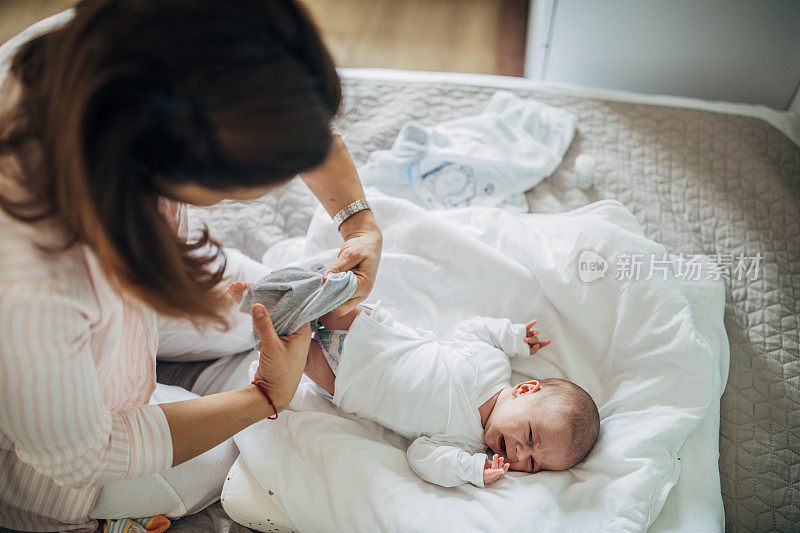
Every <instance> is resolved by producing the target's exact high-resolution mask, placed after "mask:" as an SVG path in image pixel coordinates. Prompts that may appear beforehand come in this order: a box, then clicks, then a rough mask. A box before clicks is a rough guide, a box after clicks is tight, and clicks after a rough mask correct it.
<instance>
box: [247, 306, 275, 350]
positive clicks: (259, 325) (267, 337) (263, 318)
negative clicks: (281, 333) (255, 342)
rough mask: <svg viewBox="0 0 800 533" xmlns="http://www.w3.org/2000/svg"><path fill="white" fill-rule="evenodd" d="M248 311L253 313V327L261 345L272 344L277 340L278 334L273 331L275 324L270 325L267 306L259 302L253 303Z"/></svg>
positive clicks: (270, 320)
mask: <svg viewBox="0 0 800 533" xmlns="http://www.w3.org/2000/svg"><path fill="white" fill-rule="evenodd" d="M250 312H251V313H252V315H253V327H254V328H255V330H256V333H257V334H258V338H259V340H260V341H261V345H262V346H264V345H269V344H274V343H275V342H276V341H278V340H279V339H278V334H277V333H276V332H275V326H273V325H272V319H271V318H270V316H269V313H267V308H266V307H264V306H263V305H261V304H255V305H254V306H253V307H252V308H251V309H250Z"/></svg>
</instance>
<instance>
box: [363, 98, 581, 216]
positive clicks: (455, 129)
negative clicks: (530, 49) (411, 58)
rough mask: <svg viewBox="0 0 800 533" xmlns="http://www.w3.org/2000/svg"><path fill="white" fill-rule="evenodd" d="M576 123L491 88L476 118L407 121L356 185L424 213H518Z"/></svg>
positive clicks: (553, 109)
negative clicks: (470, 209)
mask: <svg viewBox="0 0 800 533" xmlns="http://www.w3.org/2000/svg"><path fill="white" fill-rule="evenodd" d="M576 122H577V117H575V115H573V114H572V113H570V112H569V111H566V110H563V109H559V108H557V107H552V106H548V105H545V104H543V103H541V102H538V101H536V100H523V99H522V98H520V97H518V96H516V95H515V94H512V93H510V92H508V91H498V92H497V93H495V94H494V96H492V98H491V100H490V101H489V104H488V105H487V106H486V109H485V110H484V111H483V112H482V113H480V114H478V115H473V116H469V117H463V118H458V119H454V120H448V121H446V122H442V123H441V124H438V125H435V126H424V125H422V124H419V123H417V122H409V123H408V124H406V125H405V126H403V128H402V129H401V130H400V133H398V134H397V138H396V139H395V141H394V143H393V144H392V147H391V149H389V150H378V151H375V152H372V153H371V154H370V156H369V160H368V161H367V163H365V164H364V165H362V166H361V167H359V169H358V173H359V176H360V177H361V181H362V183H363V184H364V185H369V186H375V187H377V188H378V189H380V190H382V191H383V192H385V193H386V194H389V195H392V196H397V197H399V198H405V199H406V200H410V201H412V202H414V203H416V204H418V205H421V206H423V207H426V208H428V209H437V208H452V207H464V206H470V205H473V206H477V205H480V206H498V205H500V206H501V207H504V208H510V209H512V210H515V211H521V212H526V211H528V203H527V201H526V200H525V195H524V194H523V193H524V192H525V191H527V190H528V189H530V188H531V187H533V186H535V185H537V184H538V183H539V182H541V181H542V180H543V179H544V178H546V177H547V176H549V175H550V174H552V173H553V172H554V171H555V170H556V168H557V167H558V165H559V164H560V163H561V159H562V158H563V157H564V153H565V152H566V151H567V148H569V145H570V143H571V142H572V138H573V136H574V134H575V124H576ZM501 204H502V205H501Z"/></svg>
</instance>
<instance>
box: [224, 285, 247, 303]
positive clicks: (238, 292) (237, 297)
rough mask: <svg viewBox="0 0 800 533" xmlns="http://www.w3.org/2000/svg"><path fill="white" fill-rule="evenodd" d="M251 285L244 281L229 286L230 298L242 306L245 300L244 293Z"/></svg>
mask: <svg viewBox="0 0 800 533" xmlns="http://www.w3.org/2000/svg"><path fill="white" fill-rule="evenodd" d="M250 285H251V284H250V283H245V282H243V281H234V282H233V283H231V284H230V285H228V296H230V298H231V299H232V300H233V301H234V302H236V303H237V304H240V303H242V300H243V299H244V291H246V290H247V288H248V287H249V286H250Z"/></svg>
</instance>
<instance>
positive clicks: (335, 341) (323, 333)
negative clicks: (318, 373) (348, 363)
mask: <svg viewBox="0 0 800 533" xmlns="http://www.w3.org/2000/svg"><path fill="white" fill-rule="evenodd" d="M346 336H347V330H346V329H318V330H315V331H314V340H316V341H317V344H319V347H320V348H322V354H323V355H324V356H325V360H326V361H328V366H330V367H331V370H333V374H334V375H336V371H337V370H338V368H339V360H340V359H341V358H342V346H343V345H344V338H345V337H346Z"/></svg>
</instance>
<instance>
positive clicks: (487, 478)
mask: <svg viewBox="0 0 800 533" xmlns="http://www.w3.org/2000/svg"><path fill="white" fill-rule="evenodd" d="M504 460H505V459H503V458H502V457H498V455H497V454H494V457H492V460H491V461H489V459H488V458H487V459H486V465H485V466H484V467H483V484H484V485H489V484H491V483H494V482H495V481H497V480H498V479H500V478H501V477H503V476H504V475H506V472H508V467H509V466H510V465H509V463H505V464H504V463H503V461H504Z"/></svg>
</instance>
